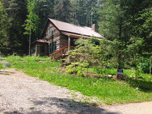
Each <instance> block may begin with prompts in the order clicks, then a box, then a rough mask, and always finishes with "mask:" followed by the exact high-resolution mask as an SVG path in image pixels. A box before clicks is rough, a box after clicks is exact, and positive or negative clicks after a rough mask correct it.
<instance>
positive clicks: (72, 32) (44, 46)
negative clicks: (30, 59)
mask: <svg viewBox="0 0 152 114" xmlns="http://www.w3.org/2000/svg"><path fill="white" fill-rule="evenodd" d="M96 30H97V29H96V26H95V24H93V25H92V28H90V27H82V26H77V25H73V24H70V23H66V22H62V21H58V20H54V19H50V18H48V20H47V23H46V26H45V29H44V31H43V34H42V37H41V39H39V40H37V41H35V42H33V43H32V48H31V54H32V56H37V55H40V56H48V55H49V56H51V57H53V58H55V59H59V58H62V57H63V56H65V55H66V52H67V51H69V50H71V49H73V48H74V47H75V40H77V39H79V38H82V37H83V38H85V39H89V38H91V36H94V37H96V38H99V39H100V38H103V36H101V35H100V34H99V33H97V32H96Z"/></svg>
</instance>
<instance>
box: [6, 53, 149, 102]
mask: <svg viewBox="0 0 152 114" xmlns="http://www.w3.org/2000/svg"><path fill="white" fill-rule="evenodd" d="M7 60H8V61H9V62H11V63H13V65H12V66H11V67H13V68H17V69H20V70H22V71H24V72H25V73H26V74H28V75H30V76H34V77H38V78H40V79H42V80H46V81H48V82H50V83H52V84H55V85H59V86H63V87H67V88H68V89H71V90H76V91H80V92H81V93H82V94H83V95H87V96H92V97H98V98H100V99H101V100H102V103H105V104H113V103H128V102H141V101H149V100H152V97H151V96H152V93H151V92H148V93H146V92H144V91H140V90H139V89H137V88H136V87H132V86H131V85H130V83H126V82H124V81H115V80H111V79H105V78H99V79H97V78H91V77H86V78H84V77H78V76H71V75H69V74H66V73H60V72H61V71H60V68H59V66H60V65H61V64H60V63H59V62H51V61H50V58H48V57H28V56H26V57H19V56H9V57H7ZM90 70H92V69H90ZM108 72H111V74H114V70H111V71H110V69H109V71H108Z"/></svg>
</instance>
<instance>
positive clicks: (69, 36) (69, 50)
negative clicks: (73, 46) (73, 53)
mask: <svg viewBox="0 0 152 114" xmlns="http://www.w3.org/2000/svg"><path fill="white" fill-rule="evenodd" d="M68 51H70V36H68ZM68 62H69V63H70V56H69V55H68Z"/></svg>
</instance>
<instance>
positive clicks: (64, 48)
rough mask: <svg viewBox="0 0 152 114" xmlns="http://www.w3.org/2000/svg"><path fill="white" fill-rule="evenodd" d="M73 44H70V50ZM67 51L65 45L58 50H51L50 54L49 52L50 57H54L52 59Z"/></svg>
mask: <svg viewBox="0 0 152 114" xmlns="http://www.w3.org/2000/svg"><path fill="white" fill-rule="evenodd" d="M74 48H75V46H70V50H72V49H74ZM67 51H68V46H65V47H63V48H60V49H59V50H57V51H55V52H53V53H52V54H50V56H51V58H54V59H56V60H57V59H59V58H61V57H63V56H64V55H65V54H66V52H67Z"/></svg>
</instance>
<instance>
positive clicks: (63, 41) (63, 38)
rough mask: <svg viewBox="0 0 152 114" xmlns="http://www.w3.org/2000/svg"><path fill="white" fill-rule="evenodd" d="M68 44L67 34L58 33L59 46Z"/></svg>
mask: <svg viewBox="0 0 152 114" xmlns="http://www.w3.org/2000/svg"><path fill="white" fill-rule="evenodd" d="M65 46H68V36H65V35H60V48H63V47H65Z"/></svg>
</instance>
